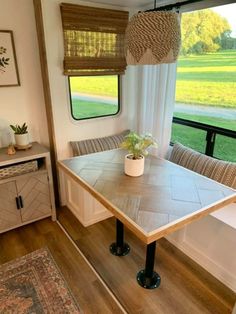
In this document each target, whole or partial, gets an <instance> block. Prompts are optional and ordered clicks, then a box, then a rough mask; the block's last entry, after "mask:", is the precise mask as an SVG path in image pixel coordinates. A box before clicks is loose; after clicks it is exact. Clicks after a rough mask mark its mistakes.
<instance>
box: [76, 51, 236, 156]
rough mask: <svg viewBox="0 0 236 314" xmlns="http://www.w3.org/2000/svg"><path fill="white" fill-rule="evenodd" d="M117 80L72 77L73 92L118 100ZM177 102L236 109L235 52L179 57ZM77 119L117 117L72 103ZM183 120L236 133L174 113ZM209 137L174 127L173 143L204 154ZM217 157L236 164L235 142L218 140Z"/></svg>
mask: <svg viewBox="0 0 236 314" xmlns="http://www.w3.org/2000/svg"><path fill="white" fill-rule="evenodd" d="M117 86H118V84H117V76H109V77H104V76H96V77H73V78H71V90H72V92H73V91H74V92H79V93H84V94H92V95H99V96H108V97H117V92H118V89H117ZM176 102H179V103H186V104H197V105H207V106H216V107H227V108H236V50H228V51H221V52H217V53H209V54H207V55H198V56H187V57H180V58H179V61H178V71H177V82H176ZM72 106H73V115H74V117H75V118H76V119H83V118H87V117H95V116H101V115H108V114H115V113H116V112H117V106H112V105H107V104H103V103H95V102H91V101H90V102H88V101H79V100H75V99H74V101H73V104H72ZM175 116H177V117H181V118H184V119H189V120H194V121H199V122H202V123H205V124H210V125H216V126H219V127H222V128H227V129H230V130H235V131H236V121H233V120H226V119H221V118H215V117H209V116H202V115H201V116H200V115H199V116H196V115H190V114H184V113H175ZM205 136H206V133H205V132H204V131H201V130H196V129H193V128H189V127H186V126H181V125H176V124H175V125H173V131H172V140H173V141H179V142H181V143H183V144H185V145H187V146H189V147H192V148H194V149H196V150H198V151H201V152H204V150H205ZM215 156H216V157H218V158H221V159H226V160H227V159H228V160H232V161H236V144H235V140H234V139H229V138H225V137H222V136H218V137H217V139H216V146H215Z"/></svg>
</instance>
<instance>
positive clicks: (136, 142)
mask: <svg viewBox="0 0 236 314" xmlns="http://www.w3.org/2000/svg"><path fill="white" fill-rule="evenodd" d="M150 146H154V147H157V143H156V141H155V139H154V138H153V137H152V135H151V134H145V135H138V134H137V133H135V132H130V133H129V134H128V135H126V136H125V140H124V141H123V142H122V143H121V145H120V147H121V148H124V149H127V150H128V151H129V153H130V154H132V159H140V158H141V156H142V155H143V156H147V154H148V151H147V148H148V147H150Z"/></svg>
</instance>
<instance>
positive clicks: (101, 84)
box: [70, 75, 118, 97]
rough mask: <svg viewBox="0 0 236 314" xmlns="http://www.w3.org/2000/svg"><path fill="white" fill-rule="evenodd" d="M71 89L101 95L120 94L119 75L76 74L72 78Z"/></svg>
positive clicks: (112, 95) (113, 95)
mask: <svg viewBox="0 0 236 314" xmlns="http://www.w3.org/2000/svg"><path fill="white" fill-rule="evenodd" d="M70 82H71V91H72V92H79V93H82V94H92V95H99V96H110V97H117V96H118V88H117V86H118V82H117V75H108V76H81V77H78V76H75V77H71V78H70Z"/></svg>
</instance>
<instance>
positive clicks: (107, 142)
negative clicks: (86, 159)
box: [70, 130, 130, 156]
mask: <svg viewBox="0 0 236 314" xmlns="http://www.w3.org/2000/svg"><path fill="white" fill-rule="evenodd" d="M129 132H130V130H125V131H123V132H122V133H119V134H115V135H111V136H106V137H100V138H93V139H89V140H83V141H72V142H70V144H71V147H72V151H73V156H81V155H87V154H92V153H97V152H102V151H105V150H110V149H115V148H119V146H120V144H121V142H123V140H124V137H125V136H126V135H128V134H129Z"/></svg>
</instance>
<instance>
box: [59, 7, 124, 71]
mask: <svg viewBox="0 0 236 314" xmlns="http://www.w3.org/2000/svg"><path fill="white" fill-rule="evenodd" d="M61 16H62V25H63V33H64V49H65V52H64V53H65V56H64V74H65V75H102V74H123V73H124V71H125V68H126V60H125V56H124V36H125V29H126V26H127V24H128V17H129V13H128V12H126V11H118V10H110V9H101V8H94V7H87V6H81V5H74V4H68V3H62V4H61Z"/></svg>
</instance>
